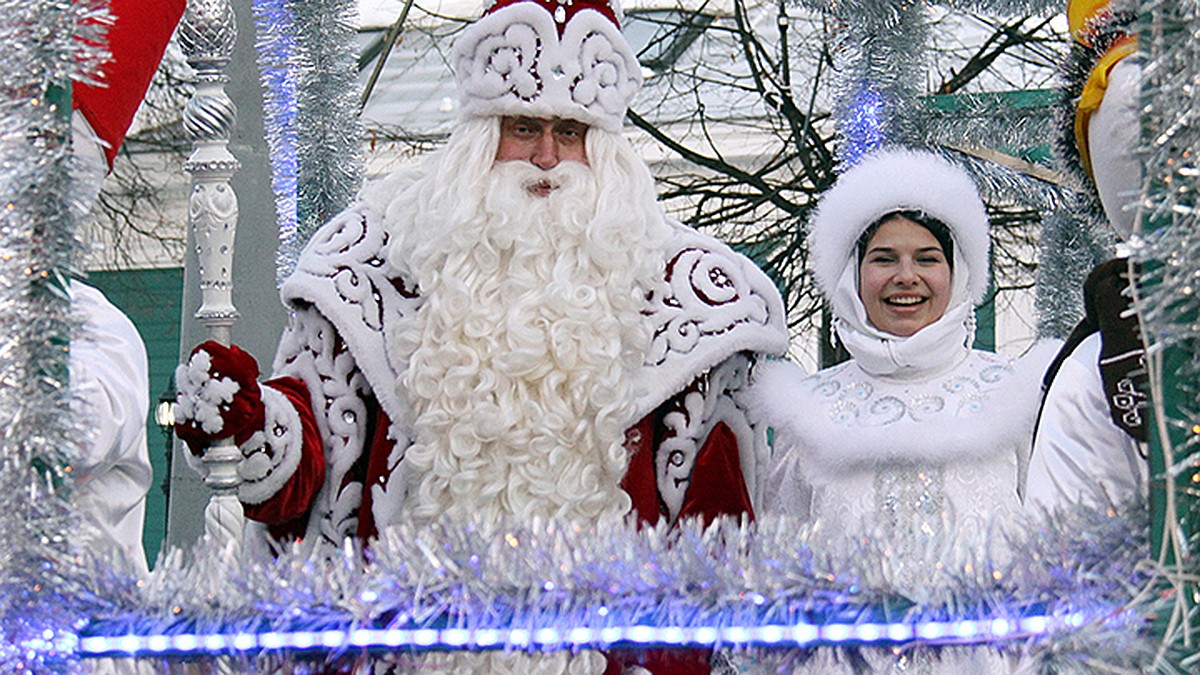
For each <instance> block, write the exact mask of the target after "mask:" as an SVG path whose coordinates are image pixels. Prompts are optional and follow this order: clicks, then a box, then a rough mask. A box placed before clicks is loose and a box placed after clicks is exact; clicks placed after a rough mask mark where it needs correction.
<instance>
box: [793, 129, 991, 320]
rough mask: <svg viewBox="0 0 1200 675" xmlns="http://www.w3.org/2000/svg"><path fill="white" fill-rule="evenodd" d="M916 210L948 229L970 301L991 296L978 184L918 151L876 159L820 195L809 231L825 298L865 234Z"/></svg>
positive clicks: (887, 153) (959, 170)
mask: <svg viewBox="0 0 1200 675" xmlns="http://www.w3.org/2000/svg"><path fill="white" fill-rule="evenodd" d="M900 210H913V211H923V212H924V213H926V214H928V215H930V216H932V217H934V218H937V219H938V220H940V221H942V222H943V223H945V224H946V225H947V226H948V227H949V228H950V232H951V234H952V236H953V237H954V242H955V245H956V247H957V254H958V255H960V256H962V258H963V259H964V260H965V262H966V265H967V269H969V270H970V271H971V274H970V279H969V280H968V283H969V287H968V289H967V291H968V293H969V294H970V298H971V303H972V304H973V305H974V304H978V303H979V302H980V301H982V299H983V296H984V294H985V293H986V292H987V284H988V279H989V278H990V275H989V274H988V272H987V270H988V250H989V248H990V246H991V243H990V239H989V237H988V217H987V211H986V210H985V208H984V205H983V200H982V199H980V197H979V191H978V190H977V189H976V187H975V182H974V181H973V180H971V177H970V176H969V175H968V174H967V172H966V171H964V170H963V169H962V168H960V167H958V166H955V165H954V164H951V163H950V162H949V161H947V160H945V159H942V158H941V157H939V156H937V155H935V154H933V153H929V152H918V151H915V150H890V151H884V152H879V153H876V154H873V155H871V156H869V157H867V158H866V159H864V160H863V161H862V163H860V164H858V165H857V166H855V167H853V168H851V169H850V170H848V171H847V172H846V173H844V174H842V176H841V177H840V178H838V181H837V183H836V184H834V186H833V188H831V189H830V190H829V191H828V192H826V193H825V195H824V196H823V197H822V198H821V202H820V204H819V205H818V207H817V211H816V213H815V214H814V216H813V219H812V224H811V227H810V229H809V235H808V240H809V246H810V247H811V251H812V257H813V272H814V274H815V275H816V278H817V283H818V284H820V285H821V288H822V290H823V291H824V294H825V296H826V297H833V294H834V291H835V290H836V289H837V285H838V280H839V278H840V277H841V275H842V272H843V271H844V270H845V269H846V265H847V263H848V262H849V261H850V260H851V258H852V256H854V247H855V243H856V242H857V241H858V237H859V235H861V234H862V232H863V231H864V230H866V229H867V227H868V226H870V225H871V224H872V223H874V222H875V221H876V220H878V219H879V218H880V217H881V216H883V215H885V214H887V213H890V212H892V211H900Z"/></svg>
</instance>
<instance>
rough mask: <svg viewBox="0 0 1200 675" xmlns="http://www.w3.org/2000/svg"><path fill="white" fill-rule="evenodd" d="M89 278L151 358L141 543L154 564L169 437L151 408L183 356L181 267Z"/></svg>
mask: <svg viewBox="0 0 1200 675" xmlns="http://www.w3.org/2000/svg"><path fill="white" fill-rule="evenodd" d="M85 281H86V282H87V283H88V284H90V285H92V286H95V287H96V288H98V289H100V291H101V292H103V293H104V295H106V296H107V297H108V299H109V301H110V302H112V303H113V304H114V305H116V306H117V307H119V308H120V309H121V311H123V312H125V314H126V315H128V316H129V318H130V319H131V320H132V321H133V323H134V325H135V326H137V329H138V332H140V333H141V334H142V340H143V341H144V342H145V343H146V354H147V356H149V358H150V406H151V410H148V411H146V425H147V426H146V441H147V444H148V445H149V449H150V462H151V463H152V464H153V465H154V485H152V486H151V488H150V494H149V495H148V496H147V498H146V527H145V532H144V534H143V535H142V543H143V544H145V546H146V557H147V558H148V559H149V561H150V564H151V565H153V564H154V561H155V559H156V558H157V556H158V551H159V548H160V547H161V546H162V540H163V535H164V534H165V531H166V522H167V501H166V494H165V493H164V490H163V486H164V485H167V484H169V483H168V482H167V480H166V479H167V476H168V471H167V457H168V452H169V450H168V447H169V446H168V443H169V441H170V439H169V438H168V437H167V436H166V435H165V434H164V433H163V432H162V430H161V429H160V428H159V427H158V425H156V424H155V423H154V411H153V408H154V406H156V405H157V404H158V399H159V396H160V395H161V394H162V393H163V392H170V393H171V394H173V393H174V387H173V386H172V383H171V376H172V375H173V374H174V372H175V365H176V364H177V363H178V361H179V317H180V316H181V313H180V302H181V297H182V293H183V269H182V268H179V267H175V268H167V269H144V270H124V271H120V272H92V273H91V274H89V275H88V277H87V279H85Z"/></svg>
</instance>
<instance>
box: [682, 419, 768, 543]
mask: <svg viewBox="0 0 1200 675" xmlns="http://www.w3.org/2000/svg"><path fill="white" fill-rule="evenodd" d="M693 488H695V489H693ZM743 513H746V514H749V516H750V519H751V520H753V519H754V507H753V506H752V505H751V504H750V493H749V491H747V490H746V478H745V476H744V475H742V462H741V459H740V454H739V452H738V443H737V437H736V436H734V435H733V430H732V429H730V428H729V426H728V425H727V424H725V423H724V422H718V423H717V425H716V426H715V427H713V430H712V432H711V433H709V435H708V438H707V439H705V441H704V446H703V447H701V448H700V452H699V454H697V455H696V464H695V466H693V467H692V481H691V483H690V485H689V487H688V491H687V493H686V494H684V496H683V508H682V509H680V511H679V517H680V518H681V519H682V518H701V519H703V521H704V522H705V523H711V522H712V521H713V520H714V519H715V518H718V517H720V516H736V515H740V514H743Z"/></svg>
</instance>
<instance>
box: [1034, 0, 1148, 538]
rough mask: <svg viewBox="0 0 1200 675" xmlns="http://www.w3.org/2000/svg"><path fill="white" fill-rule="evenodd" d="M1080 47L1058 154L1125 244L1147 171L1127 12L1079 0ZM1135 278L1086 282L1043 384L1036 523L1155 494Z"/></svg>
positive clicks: (1073, 6)
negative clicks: (1150, 490)
mask: <svg viewBox="0 0 1200 675" xmlns="http://www.w3.org/2000/svg"><path fill="white" fill-rule="evenodd" d="M1067 15H1068V19H1069V20H1070V27H1071V33H1072V36H1073V37H1074V38H1075V45H1074V47H1073V49H1074V54H1073V62H1075V63H1076V64H1077V66H1076V67H1075V68H1074V69H1072V71H1071V72H1069V73H1068V77H1067V78H1066V79H1067V81H1068V87H1067V89H1068V90H1069V91H1070V92H1071V93H1072V94H1074V96H1075V103H1076V105H1075V108H1074V110H1073V114H1072V115H1071V116H1069V118H1064V119H1063V122H1064V128H1063V130H1062V132H1063V133H1062V142H1061V143H1060V146H1061V147H1060V154H1062V155H1063V160H1064V162H1063V163H1064V168H1065V169H1066V170H1068V171H1069V172H1070V173H1071V174H1073V175H1074V179H1075V180H1074V182H1075V183H1077V184H1078V185H1079V186H1080V188H1081V189H1083V190H1086V191H1090V192H1092V193H1093V196H1094V197H1096V200H1095V201H1097V202H1098V207H1097V208H1099V209H1102V210H1103V214H1104V216H1105V218H1106V219H1107V220H1108V222H1109V224H1110V225H1111V226H1112V228H1113V230H1114V231H1115V232H1116V234H1117V236H1118V237H1120V239H1121V240H1123V241H1124V240H1128V239H1129V237H1130V236H1131V235H1132V233H1133V232H1134V229H1135V227H1136V223H1135V215H1136V209H1135V206H1136V203H1135V202H1136V200H1137V195H1138V193H1139V191H1140V188H1141V181H1142V176H1141V173H1142V172H1141V165H1140V163H1139V162H1138V159H1137V157H1136V156H1135V154H1134V149H1135V148H1137V146H1138V143H1139V138H1138V135H1139V133H1140V130H1141V124H1140V122H1139V114H1140V113H1139V107H1140V104H1139V99H1140V92H1141V60H1140V57H1139V56H1138V49H1137V36H1136V35H1135V34H1133V32H1132V31H1131V29H1130V26H1131V23H1132V21H1133V19H1134V17H1133V15H1132V14H1130V13H1128V12H1120V11H1113V9H1112V7H1111V6H1110V3H1108V2H1107V1H1104V0H1072V1H1071V2H1069V3H1068V7H1067ZM1133 271H1134V270H1133V268H1132V267H1131V266H1130V264H1129V262H1128V260H1126V259H1123V258H1117V259H1114V260H1110V261H1108V262H1105V263H1103V264H1101V265H1100V266H1098V267H1097V268H1096V269H1095V270H1093V271H1092V273H1091V274H1090V275H1089V277H1088V280H1087V281H1086V282H1085V283H1084V304H1085V308H1084V309H1085V317H1084V318H1083V319H1082V320H1081V321H1080V323H1079V325H1078V326H1076V328H1075V329H1074V331H1072V334H1071V336H1070V337H1068V338H1067V341H1066V344H1065V345H1064V346H1063V348H1062V350H1061V351H1060V352H1059V355H1058V357H1057V358H1056V359H1055V362H1054V364H1053V366H1052V367H1051V368H1050V371H1049V373H1048V374H1047V377H1046V379H1045V381H1044V384H1043V387H1044V390H1045V399H1044V402H1043V405H1042V411H1041V413H1040V418H1039V421H1038V426H1037V434H1036V436H1035V440H1034V444H1033V454H1032V457H1031V458H1030V464H1029V474H1028V478H1027V480H1026V481H1025V484H1024V490H1023V496H1024V500H1025V505H1026V507H1027V508H1028V509H1029V510H1030V512H1031V513H1034V514H1037V515H1041V514H1043V513H1045V514H1050V513H1054V512H1055V511H1056V510H1059V509H1063V508H1067V507H1070V506H1071V505H1074V504H1085V505H1090V506H1095V507H1100V508H1108V507H1110V506H1113V507H1118V508H1124V507H1126V506H1127V505H1128V504H1129V503H1131V502H1134V501H1137V500H1141V499H1145V497H1146V494H1147V485H1148V483H1149V467H1148V462H1147V445H1146V440H1147V424H1148V416H1147V415H1146V412H1145V408H1146V403H1147V396H1146V391H1147V385H1146V372H1145V363H1144V356H1145V350H1144V347H1143V343H1142V338H1141V334H1140V332H1139V328H1138V321H1137V317H1136V316H1135V315H1134V314H1133V312H1132V310H1131V309H1130V294H1129V291H1128V287H1129V283H1130V278H1131V277H1132V276H1133Z"/></svg>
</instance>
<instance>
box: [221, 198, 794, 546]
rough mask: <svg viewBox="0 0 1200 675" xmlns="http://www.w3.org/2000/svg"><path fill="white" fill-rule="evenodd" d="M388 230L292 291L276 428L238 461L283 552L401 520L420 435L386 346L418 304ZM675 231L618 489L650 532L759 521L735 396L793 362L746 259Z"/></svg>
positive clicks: (753, 457) (751, 444)
mask: <svg viewBox="0 0 1200 675" xmlns="http://www.w3.org/2000/svg"><path fill="white" fill-rule="evenodd" d="M379 220H380V219H379V218H378V217H376V214H375V213H374V212H373V211H372V210H371V208H370V207H369V206H367V205H363V204H360V205H358V206H355V207H352V208H351V209H349V210H347V211H345V212H344V213H342V214H341V215H340V216H338V217H337V218H335V219H334V220H333V221H331V222H330V223H328V224H327V225H326V226H324V227H323V228H322V229H321V230H319V231H318V232H317V233H316V234H315V235H314V237H313V239H312V241H311V242H310V243H309V245H308V247H307V248H306V249H305V252H304V253H303V254H302V256H301V258H300V260H299V261H298V263H297V267H296V270H295V272H294V273H293V275H292V276H291V277H290V278H289V279H288V281H287V282H286V283H285V284H284V286H283V290H282V296H283V300H284V302H285V303H286V304H287V305H288V306H289V307H290V308H291V316H290V319H289V322H288V325H287V328H286V329H285V331H284V334H283V337H282V339H281V341H280V344H279V349H278V352H277V354H276V356H275V362H274V374H273V378H272V379H271V380H268V381H267V382H265V383H264V385H265V386H264V387H263V388H262V395H263V402H264V404H265V407H266V424H265V428H264V429H263V431H262V432H261V433H257V434H254V435H253V436H252V437H251V438H250V439H249V440H248V441H247V442H246V443H244V444H243V445H242V450H243V453H244V455H245V456H246V461H245V462H243V464H242V467H241V473H242V477H243V480H244V482H243V484H242V486H241V488H240V490H241V491H240V496H241V499H242V501H243V502H244V504H245V505H246V514H247V516H248V517H249V518H250V519H251V520H255V521H258V522H260V523H263V524H265V526H266V528H267V529H268V530H269V532H270V533H271V534H272V535H274V536H276V537H289V536H294V537H302V538H303V539H304V540H305V542H306V543H309V544H316V543H318V542H326V543H330V544H334V545H340V543H341V542H342V541H343V540H344V539H345V538H346V537H349V536H358V537H361V538H369V537H371V536H373V535H374V534H375V533H376V532H377V531H378V530H379V529H381V528H383V527H385V526H386V525H387V524H388V523H389V522H393V521H394V520H395V519H396V518H398V517H400V516H401V515H402V514H401V513H399V511H400V510H401V505H402V504H403V503H404V499H403V497H404V495H403V494H398V493H400V492H401V491H402V489H403V487H402V486H403V485H404V483H405V481H404V480H402V479H400V478H399V476H400V474H401V472H403V471H404V470H405V466H404V461H403V457H404V452H405V450H406V449H407V447H408V446H409V444H410V442H411V441H410V439H411V431H410V430H411V419H410V411H409V410H408V409H407V406H406V405H405V404H404V403H403V402H402V400H401V399H400V397H399V396H398V395H397V393H396V391H395V382H396V380H397V373H398V372H399V371H400V367H399V366H400V365H401V364H397V363H395V362H393V361H392V360H391V359H392V357H393V355H392V354H391V353H390V351H389V349H388V345H389V344H392V343H393V340H392V337H393V333H394V331H396V330H397V328H398V327H399V326H401V325H402V324H403V322H405V321H409V320H412V317H414V316H415V315H416V312H417V309H418V308H419V307H420V305H421V302H422V298H421V296H420V295H419V293H417V292H416V291H415V290H414V288H413V287H412V285H411V284H409V283H406V281H405V280H404V279H402V278H400V277H399V275H398V274H397V273H396V272H395V270H393V269H391V268H390V266H389V265H388V263H387V262H386V261H385V257H384V251H385V249H386V245H387V233H386V231H385V228H384V227H383V224H382V223H381V222H379ZM670 225H671V229H672V232H673V235H672V237H671V238H670V240H669V243H668V244H667V246H666V247H665V249H664V251H663V270H664V274H663V277H662V280H661V282H660V283H658V284H657V285H656V286H655V288H652V289H648V293H647V297H648V301H649V305H648V308H647V310H646V313H645V315H646V321H648V322H650V323H651V324H652V327H653V340H652V344H651V347H650V349H649V350H648V353H647V354H646V358H645V362H644V365H643V367H642V369H641V370H640V372H639V373H638V378H639V379H640V383H639V384H640V385H641V386H640V387H639V388H638V391H644V392H646V394H645V395H643V396H642V398H641V399H640V400H638V401H637V406H636V409H637V415H636V417H635V419H637V420H638V421H637V422H636V423H634V424H633V425H632V426H631V427H630V428H629V430H628V432H627V434H626V446H627V447H628V449H629V451H630V453H631V456H630V465H629V469H628V471H627V473H626V476H625V478H624V480H623V481H622V488H623V489H625V491H626V492H628V493H629V494H630V496H631V497H632V500H633V505H634V509H635V510H636V511H637V514H638V517H639V518H640V519H642V520H643V521H646V522H651V523H654V522H657V521H658V520H659V519H661V518H667V519H669V520H670V521H671V522H673V521H674V520H675V519H678V518H680V517H687V516H701V517H705V518H712V517H714V516H717V515H720V514H732V513H750V514H753V505H754V503H755V502H757V501H758V499H759V497H760V491H761V484H760V475H761V473H762V471H761V469H760V467H762V466H764V465H765V461H766V459H767V453H768V448H767V445H766V438H765V430H762V429H755V428H753V427H752V426H751V425H750V423H749V421H748V420H747V417H746V415H745V414H744V411H743V410H742V409H741V408H740V407H739V406H738V404H737V403H736V402H735V401H734V398H733V396H732V395H731V394H732V393H733V392H735V391H736V390H738V389H739V388H741V387H743V386H744V385H745V384H746V383H747V379H748V376H749V370H750V368H751V367H752V365H753V363H754V360H755V358H756V357H757V356H758V355H761V354H772V355H778V354H782V353H783V352H784V351H785V350H786V348H787V340H788V338H787V330H786V327H785V323H784V312H783V303H782V301H781V299H780V297H779V293H778V291H777V290H776V289H775V287H774V285H773V284H772V283H771V282H770V280H769V279H768V278H767V277H766V275H765V274H763V272H762V271H761V270H759V269H758V268H757V267H755V266H754V264H753V263H751V262H750V261H749V260H748V259H746V258H745V257H743V256H741V255H739V254H737V253H735V252H733V251H732V250H730V249H729V247H727V246H725V245H724V244H722V243H721V242H719V241H717V240H715V239H713V238H711V237H708V236H706V235H703V234H700V233H698V232H696V231H694V230H692V229H690V228H687V227H685V226H683V225H681V224H679V223H676V222H671V223H670Z"/></svg>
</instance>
